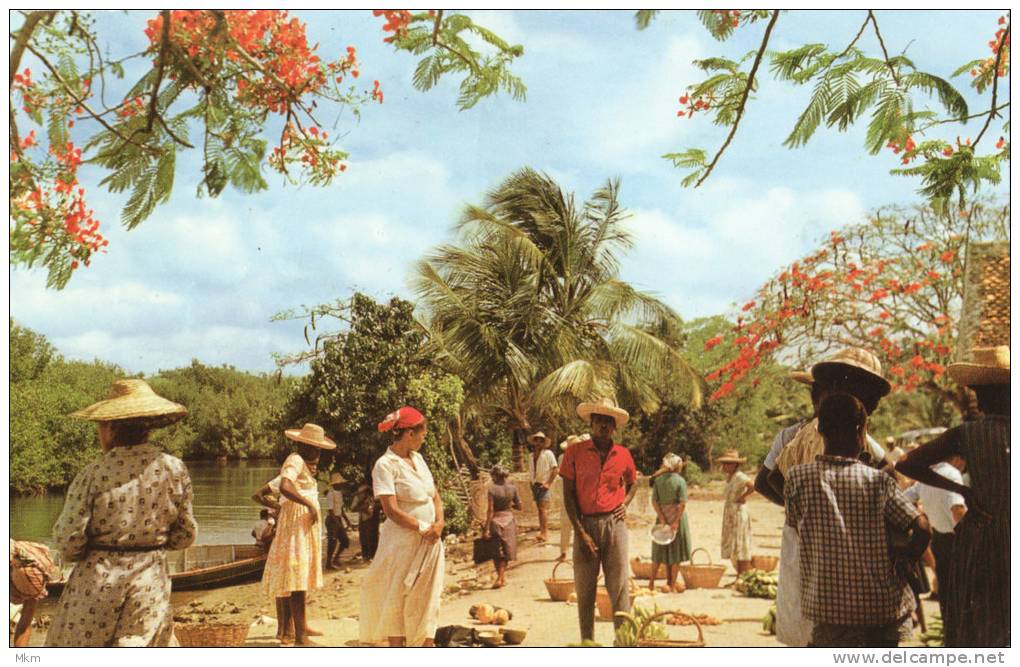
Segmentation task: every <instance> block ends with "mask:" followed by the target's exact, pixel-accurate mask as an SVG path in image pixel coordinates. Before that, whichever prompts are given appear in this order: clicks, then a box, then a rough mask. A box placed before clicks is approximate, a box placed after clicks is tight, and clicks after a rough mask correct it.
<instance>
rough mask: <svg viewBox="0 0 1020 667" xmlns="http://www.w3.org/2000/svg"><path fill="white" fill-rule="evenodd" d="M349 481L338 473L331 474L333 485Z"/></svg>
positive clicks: (330, 481) (330, 479)
mask: <svg viewBox="0 0 1020 667" xmlns="http://www.w3.org/2000/svg"><path fill="white" fill-rule="evenodd" d="M346 481H347V480H346V479H345V478H344V476H343V475H341V474H340V473H338V472H335V471H334V472H332V473H330V474H329V483H330V484H331V485H332V484H343V483H344V482H346Z"/></svg>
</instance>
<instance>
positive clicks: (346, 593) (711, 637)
mask: <svg viewBox="0 0 1020 667" xmlns="http://www.w3.org/2000/svg"><path fill="white" fill-rule="evenodd" d="M646 488H647V487H646ZM721 488H722V487H721V485H720V484H719V483H714V484H710V485H709V486H708V487H707V488H706V489H701V490H695V491H694V492H692V494H691V501H690V503H689V505H688V512H689V514H688V516H689V519H688V520H689V523H690V530H691V538H692V541H693V544H694V546H695V547H704V548H706V549H707V550H708V552H709V553H710V554H711V556H712V558H713V559H714V560H715V561H716V562H719V533H720V530H721V528H720V527H721V524H722V500H721V495H720V492H721ZM748 510H749V512H750V514H751V520H752V525H753V536H754V538H753V539H754V553H755V554H762V555H775V556H778V555H779V542H780V532H781V529H782V524H783V518H784V515H783V510H782V508H780V507H777V506H775V505H772V504H771V503H769V502H767V501H766V500H764V499H762V498H760V497H758V496H752V497H751V498H750V499H749V501H748ZM653 518H654V513H653V511H652V509H651V506H650V505H649V503H648V499H647V493H646V492H639V494H638V496H637V497H636V498H635V501H634V503H633V504H632V506H631V511H630V513H629V516H628V526H629V527H630V540H631V541H630V554H631V556H632V557H633V556H644V557H648V556H649V555H650V553H651V540H650V538H649V536H648V529H649V527H650V526H651V524H652V521H653ZM518 520H519V523H520V524H521V527H522V528H521V530H520V531H519V532H520V535H521V541H520V546H519V549H518V557H519V560H518V561H516V562H515V563H513V564H512V567H511V569H510V571H509V573H508V576H507V582H508V583H507V586H506V587H505V588H503V589H500V590H490V589H489V586H490V585H491V583H492V580H493V573H492V567H491V565H489V564H485V565H482V566H475V565H474V563H473V562H471V558H470V539H467V540H465V541H464V542H461V543H459V544H450V545H449V547H448V550H447V561H446V593H445V594H444V599H443V604H442V608H441V611H440V625H441V626H442V625H454V624H457V625H469V626H470V625H474V624H475V622H474V621H472V620H471V619H470V618H469V615H468V610H469V609H470V607H471V606H472V605H474V604H479V603H483V602H484V603H489V604H492V605H494V606H499V607H503V608H506V609H509V610H511V611H512V612H513V614H514V618H513V620H512V621H511V622H510V623H509V624H508V626H507V627H512V628H518V629H523V630H527V632H528V634H527V638H526V639H525V642H524V645H525V646H565V645H567V644H571V643H575V642H578V641H579V640H580V636H579V633H578V623H577V607H576V606H575V605H573V604H570V603H565V602H553V601H551V600H550V599H549V597H548V594H547V592H546V589H545V584H544V583H543V582H544V580H545V579H546V578H548V577H549V576H550V573H551V571H552V567H553V565H554V563H555V559H556V557H557V556H558V554H559V541H558V538H559V534H558V532H557V531H556V530H553V531H551V533H550V538H551V543H550V544H546V545H541V544H538V543H537V542H536V540H535V536H536V534H537V520H536V518H535V517H534V516H530V515H527V514H526V515H524V516H521V517H519V519H518ZM552 520H553V525H554V526H556V525H558V520H559V517H558V516H557V515H556V514H555V512H554V515H553V517H552ZM356 551H357V549H356V548H355V547H352V548H351V549H350V550H349V551H348V552H347V553H348V554H353V553H356ZM346 562H347V566H346V567H345V569H344V570H340V571H327V572H326V585H325V587H324V588H323V589H322V590H321V591H317V592H316V593H315V594H314V595H311V596H309V598H310V601H309V618H310V619H311V622H312V624H313V626H314V627H316V628H317V629H320V630H322V631H323V632H324V635H323V636H322V637H320V638H319V641H320V643H322V644H325V645H327V646H353V645H354V644H355V643H356V639H357V636H358V623H357V616H358V607H359V599H360V593H361V591H360V583H361V578H362V576H363V574H364V570H365V568H366V565H365V564H364V563H362V562H361V561H360V558H358V557H353V556H351V557H349V558H348V559H346ZM725 565H726V566H727V571H726V574H725V575H724V576H723V580H722V584H723V585H726V584H728V583H730V582H732V581H733V580H734V578H735V576H736V573H735V571H734V570H733V567H732V565H730V564H729V563H725ZM564 570H567V567H566V566H564V567H562V568H560V573H561V574H560V576H564V574H565V573H564ZM565 576H569V574H566V575H565ZM636 583H637V584H638V585H640V586H647V581H645V580H636ZM192 600H199V601H201V602H202V603H203V604H207V605H216V604H219V603H221V602H230V603H232V604H235V605H238V606H241V607H242V608H243V609H244V613H245V615H247V617H248V618H254V617H259V619H260V620H256V623H255V624H254V625H253V626H252V628H251V631H250V632H249V635H248V643H247V645H248V646H275V645H276V642H275V641H274V640H273V635H274V634H275V632H276V622H275V620H274V619H273V618H272V616H275V611H274V610H272V609H271V606H270V604H269V601H268V600H266V599H265V598H264V597H263V596H262V595H261V592H260V589H259V585H258V584H250V585H246V586H235V587H232V588H225V589H219V590H214V591H206V592H196V593H175V594H174V596H173V601H174V605H175V607H179V606H181V605H185V604H187V603H188V602H191V601H192ZM637 604H641V605H655V606H658V607H659V608H660V609H663V610H665V609H681V610H683V611H686V612H688V613H694V614H707V615H709V616H714V617H716V618H718V619H719V620H721V621H723V623H722V624H720V625H715V626H705V628H704V631H705V639H706V642H707V644H708V645H709V646H712V647H736V646H757V647H765V646H781V644H779V642H777V641H776V639H775V637H774V636H771V635H767V634H765V633H764V632H763V631H762V627H761V619H762V617H763V616H764V615H765V613H766V612H767V611H768V608H769V607H770V606H771V604H772V601H771V600H762V599H754V598H747V597H744V596H742V595H740V594H739V593H737V592H735V591H733V590H732V589H729V588H720V589H697V590H688V591H686V592H684V593H679V594H661V593H660V594H657V595H655V596H648V597H640V598H638V602H637ZM925 611H926V613H927V615H928V617H929V618H931V616H932V614H933V613H937V611H938V605H937V604H936V603H933V602H925ZM51 613H52V603H50V604H49V605H43V607H42V609H41V610H40V614H43V615H44V614H51ZM478 627H479V628H484V627H487V626H478ZM670 634H671V636H673V637H677V638H688V637H693V636H694V630H693V629H692V628H671V629H670ZM44 636H45V633H44V631H41V630H37V631H36V632H35V633H34V634H33V637H32V640H33V641H32V645H34V646H36V645H41V644H42V641H43V638H44ZM595 640H596V641H597V642H599V643H601V644H603V645H605V646H611V645H612V641H613V625H612V623H610V622H608V621H596V623H595Z"/></svg>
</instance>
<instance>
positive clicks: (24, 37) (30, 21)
mask: <svg viewBox="0 0 1020 667" xmlns="http://www.w3.org/2000/svg"><path fill="white" fill-rule="evenodd" d="M56 14H57V12H55V11H40V12H32V13H31V14H29V15H28V16H26V17H25V22H24V23H23V24H22V26H21V30H19V31H18V38H17V39H16V40H15V41H14V48H12V49H11V76H10V79H9V80H8V81H7V85H8V87H9V86H11V85H13V84H14V75H15V74H17V73H18V70H19V69H20V68H21V56H22V55H24V53H25V48H26V47H28V40H30V39H31V38H32V33H33V32H35V27H36V26H37V25H38V24H39V21H42V20H43V19H45V18H53V17H54V16H56Z"/></svg>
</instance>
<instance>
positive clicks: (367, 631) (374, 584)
mask: <svg viewBox="0 0 1020 667" xmlns="http://www.w3.org/2000/svg"><path fill="white" fill-rule="evenodd" d="M426 428H427V426H426V422H425V417H424V416H423V415H422V414H421V413H420V412H418V411H417V410H415V409H414V408H412V407H408V406H405V407H402V408H400V409H399V410H397V411H396V412H393V413H391V414H389V415H388V416H387V417H386V419H384V420H383V421H382V423H380V424H379V430H380V431H391V432H392V433H393V443H392V444H391V445H390V446H389V448H387V449H386V452H385V453H384V454H383V455H382V456H381V457H379V460H378V461H376V462H375V467H374V468H372V492H373V493H374V494H375V497H376V498H377V499H378V500H379V502H380V503H382V506H383V511H384V512H385V514H386V522H385V523H383V524H382V527H381V528H380V529H379V548H378V550H377V551H376V554H375V558H374V559H373V560H372V566H371V567H369V568H368V572H367V573H366V574H365V578H364V579H363V580H362V582H361V616H360V618H359V626H360V628H359V634H360V638H361V642H362V643H366V644H377V643H379V642H382V641H384V640H385V641H388V642H389V645H390V646H434V645H435V642H434V640H433V638H434V637H435V634H436V626H437V625H438V621H439V596H440V594H441V593H442V592H443V572H444V569H445V553H444V550H443V541H442V540H441V539H440V537H441V536H442V534H443V503H442V501H441V500H440V498H439V491H438V489H436V484H435V481H434V480H433V478H432V473H431V472H430V471H429V467H428V466H427V465H426V464H425V459H423V458H422V456H421V454H419V453H418V450H419V449H421V446H422V443H423V442H424V441H425V431H426Z"/></svg>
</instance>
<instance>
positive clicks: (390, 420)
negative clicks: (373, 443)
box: [379, 405, 425, 431]
mask: <svg viewBox="0 0 1020 667" xmlns="http://www.w3.org/2000/svg"><path fill="white" fill-rule="evenodd" d="M423 421H425V415H423V414H422V413H420V412H418V411H417V410H415V409H414V408H412V407H411V406H409V405H405V406H404V407H402V408H400V409H399V410H397V411H396V412H391V413H390V414H388V415H386V418H385V419H383V420H382V421H381V422H379V430H380V431H389V430H391V429H394V428H401V429H402V428H412V427H415V426H417V425H418V424H420V423H422V422H423Z"/></svg>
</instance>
